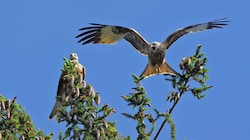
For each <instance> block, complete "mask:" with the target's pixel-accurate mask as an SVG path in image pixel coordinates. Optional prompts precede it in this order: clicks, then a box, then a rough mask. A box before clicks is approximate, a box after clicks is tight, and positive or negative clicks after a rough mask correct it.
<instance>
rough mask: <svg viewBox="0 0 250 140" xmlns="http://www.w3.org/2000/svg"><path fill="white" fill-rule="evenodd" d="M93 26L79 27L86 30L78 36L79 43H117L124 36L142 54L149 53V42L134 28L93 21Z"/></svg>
mask: <svg viewBox="0 0 250 140" xmlns="http://www.w3.org/2000/svg"><path fill="white" fill-rule="evenodd" d="M91 25H92V26H90V27H85V28H81V29H79V30H80V31H84V32H83V33H81V34H79V35H78V36H76V38H80V37H81V39H80V40H79V41H78V43H82V45H85V44H88V43H94V44H95V43H101V44H115V43H117V42H118V41H119V40H121V39H122V38H124V39H125V40H126V41H128V42H129V43H130V44H132V45H133V46H134V48H135V49H137V50H138V51H139V52H140V53H141V54H143V55H148V48H149V43H148V42H147V41H146V40H145V39H144V38H143V37H142V36H141V35H140V34H139V33H138V32H137V31H136V30H134V29H132V28H126V27H122V26H113V25H103V24H95V23H91Z"/></svg>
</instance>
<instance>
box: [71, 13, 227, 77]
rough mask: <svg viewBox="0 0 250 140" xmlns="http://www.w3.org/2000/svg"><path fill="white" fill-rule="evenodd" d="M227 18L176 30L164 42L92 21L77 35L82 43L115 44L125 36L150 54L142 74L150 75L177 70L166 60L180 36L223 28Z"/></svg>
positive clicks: (143, 51)
mask: <svg viewBox="0 0 250 140" xmlns="http://www.w3.org/2000/svg"><path fill="white" fill-rule="evenodd" d="M227 22H229V21H228V20H227V19H226V18H222V19H217V20H214V21H211V22H207V23H201V24H195V25H191V26H188V27H185V28H181V29H178V30H176V31H175V32H174V33H172V34H170V35H169V36H168V37H167V38H166V39H165V40H164V41H163V42H162V43H160V42H152V43H148V42H147V41H146V40H145V39H144V38H143V37H142V36H141V35H140V34H139V33H138V32H137V31H136V30H135V29H132V28H127V27H122V26H113V25H103V24H96V23H91V26H90V27H85V28H81V29H80V31H84V32H83V33H81V34H79V35H78V36H76V38H80V40H79V41H78V43H82V45H85V44H88V43H94V44H96V43H101V44H115V43H117V42H118V41H119V40H120V39H122V38H124V39H125V40H126V41H128V42H129V43H130V44H131V45H132V46H134V48H135V49H136V50H138V51H139V52H140V53H141V54H142V55H146V56H148V64H147V66H146V68H145V70H144V71H143V73H142V74H141V76H145V77H149V76H152V75H155V74H172V75H175V74H176V72H175V71H174V70H173V69H172V68H171V67H170V66H169V65H168V64H167V62H166V60H165V52H166V50H167V49H168V48H169V47H170V46H171V45H172V44H173V43H174V42H175V41H176V40H177V39H178V38H180V37H182V36H183V35H185V34H188V33H194V32H200V31H203V30H208V29H213V28H222V27H223V26H225V25H228V24H227Z"/></svg>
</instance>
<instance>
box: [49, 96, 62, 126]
mask: <svg viewBox="0 0 250 140" xmlns="http://www.w3.org/2000/svg"><path fill="white" fill-rule="evenodd" d="M61 106H62V103H61V101H59V100H57V99H56V103H55V105H54V107H53V109H52V111H51V113H50V115H49V119H52V118H53V117H54V116H55V115H56V113H57V111H58V109H59V108H60V107H61ZM58 121H59V120H58V119H57V122H58Z"/></svg>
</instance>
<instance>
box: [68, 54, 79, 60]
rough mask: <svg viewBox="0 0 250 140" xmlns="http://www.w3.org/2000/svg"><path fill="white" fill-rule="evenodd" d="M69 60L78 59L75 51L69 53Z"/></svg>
mask: <svg viewBox="0 0 250 140" xmlns="http://www.w3.org/2000/svg"><path fill="white" fill-rule="evenodd" d="M70 60H78V55H77V54H76V53H71V54H70Z"/></svg>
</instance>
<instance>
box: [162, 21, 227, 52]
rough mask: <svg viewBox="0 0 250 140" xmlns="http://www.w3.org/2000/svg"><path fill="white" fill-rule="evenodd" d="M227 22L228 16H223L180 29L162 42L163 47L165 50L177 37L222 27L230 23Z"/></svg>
mask: <svg viewBox="0 0 250 140" xmlns="http://www.w3.org/2000/svg"><path fill="white" fill-rule="evenodd" d="M227 22H229V21H228V20H227V19H226V18H221V19H216V20H213V21H210V22H207V23H201V24H196V25H191V26H187V27H185V28H181V29H178V30H177V31H175V32H174V33H172V34H171V35H169V36H168V37H167V39H166V40H165V41H164V42H162V45H163V48H164V49H165V50H166V49H168V48H169V47H170V46H171V45H172V44H173V43H174V42H175V41H176V40H177V39H179V38H180V37H182V36H183V35H185V34H189V33H194V32H200V31H204V30H208V29H213V28H222V27H223V26H225V25H228V24H227Z"/></svg>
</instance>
